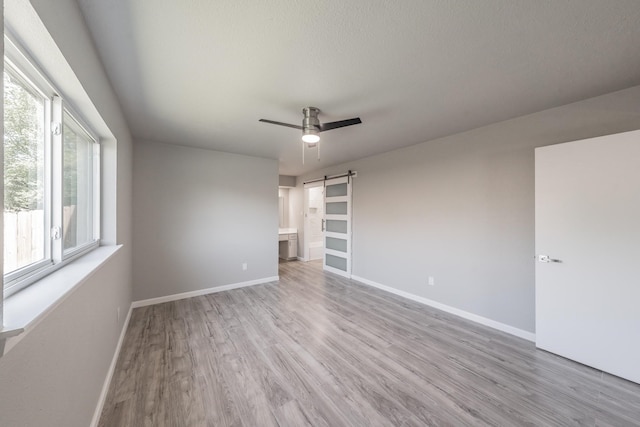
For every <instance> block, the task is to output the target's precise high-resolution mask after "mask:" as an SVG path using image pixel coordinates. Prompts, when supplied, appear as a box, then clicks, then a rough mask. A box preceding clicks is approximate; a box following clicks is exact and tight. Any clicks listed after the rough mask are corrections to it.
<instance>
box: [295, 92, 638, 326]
mask: <svg viewBox="0 0 640 427" xmlns="http://www.w3.org/2000/svg"><path fill="white" fill-rule="evenodd" d="M638 97H640V88H639V87H636V88H632V89H629V90H626V91H622V92H619V93H614V94H610V95H607V96H603V97H599V98H594V99H592V100H588V101H583V102H580V103H576V104H571V105H569V106H565V107H560V108H556V109H552V110H547V111H544V112H541V113H536V114H533V115H530V116H525V117H522V118H518V119H514V120H509V121H506V122H502V123H498V124H495V125H491V126H487V127H484V128H480V129H476V130H473V131H470V132H466V133H462V134H458V135H454V136H451V137H447V138H441V139H438V140H434V141H430V142H426V143H423V144H420V145H416V146H413V147H409V148H405V149H400V150H396V151H392V152H389V153H385V154H381V155H377V156H373V157H369V158H366V159H362V160H359V161H356V162H351V163H348V164H344V165H340V166H336V167H332V168H329V169H324V170H321V171H317V172H315V173H311V174H308V175H305V176H302V177H298V180H297V182H298V186H297V187H296V189H294V190H292V191H291V199H292V204H294V205H295V209H296V215H295V218H297V219H295V218H293V219H294V220H295V221H296V223H297V225H296V224H292V227H293V226H298V228H299V230H300V231H302V230H303V229H302V227H301V226H300V225H302V224H303V222H302V221H303V219H302V197H303V196H302V193H303V191H302V186H303V182H304V181H308V180H311V179H314V178H318V177H322V176H324V175H332V174H337V173H344V172H346V171H347V170H349V169H350V170H356V171H357V172H358V177H357V178H355V179H354V182H353V275H355V276H359V277H362V278H365V279H367V280H370V281H373V282H377V283H379V284H382V285H386V286H390V287H393V288H395V289H398V290H401V291H404V292H408V293H411V294H413V295H417V296H420V297H424V298H428V299H431V300H434V301H437V302H439V303H442V304H446V305H448V306H451V307H454V308H457V309H460V310H464V311H466V312H469V313H472V314H475V315H478V316H482V317H485V318H488V319H491V320H493V321H497V322H500V323H503V324H506V325H508V326H511V327H515V328H518V329H520V330H524V331H528V332H533V331H534V328H535V322H534V263H533V255H534V147H538V146H542V145H549V144H554V143H559V142H564V141H568V140H575V139H583V138H586V137H590V136H597V135H604V134H609V133H614V132H620V131H625V130H631V129H636V128H638V127H640V107H639V106H638V104H637V99H638ZM346 143H348V142H347V141H345V144H346ZM300 241H301V242H303V241H304V234H303V233H301V235H300ZM300 247H301V248H302V247H304V246H303V244H302V243H301V245H300ZM428 276H433V277H434V278H435V286H429V285H428V284H427V279H428Z"/></svg>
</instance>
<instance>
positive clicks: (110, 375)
mask: <svg viewBox="0 0 640 427" xmlns="http://www.w3.org/2000/svg"><path fill="white" fill-rule="evenodd" d="M132 311H133V305H131V306H130V307H129V312H128V313H127V318H126V319H124V324H123V325H122V330H121V331H120V338H118V344H117V345H116V350H115V351H114V352H113V358H112V359H111V365H109V370H108V371H107V377H106V378H105V380H104V384H103V385H102V390H101V391H100V397H99V398H98V406H96V410H95V412H94V413H93V418H92V419H91V424H90V425H91V427H97V425H98V423H99V422H100V415H102V408H104V402H105V401H106V400H107V393H108V392H109V386H111V379H112V378H113V373H114V371H115V369H116V363H117V362H118V356H120V349H121V348H122V343H123V342H124V336H125V334H126V333H127V327H128V326H129V320H131V312H132Z"/></svg>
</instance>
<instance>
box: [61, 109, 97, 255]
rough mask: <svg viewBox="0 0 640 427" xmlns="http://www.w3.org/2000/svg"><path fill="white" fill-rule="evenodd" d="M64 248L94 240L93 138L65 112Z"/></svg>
mask: <svg viewBox="0 0 640 427" xmlns="http://www.w3.org/2000/svg"><path fill="white" fill-rule="evenodd" d="M62 134H63V164H64V166H63V172H62V175H63V189H62V191H63V197H62V200H63V203H62V208H63V215H62V230H63V236H62V238H63V244H64V249H65V250H67V249H72V248H75V247H78V246H82V245H84V244H86V243H90V242H92V241H93V240H94V239H93V209H92V207H93V194H92V193H93V171H92V169H93V168H92V166H93V144H94V140H93V138H92V137H91V136H90V135H89V134H88V133H87V132H86V131H85V130H84V129H83V128H82V127H81V126H80V125H79V124H78V122H77V121H75V120H74V119H73V117H71V115H70V114H69V113H68V112H66V111H65V113H64V122H63V131H62Z"/></svg>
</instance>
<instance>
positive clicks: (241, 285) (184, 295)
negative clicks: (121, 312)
mask: <svg viewBox="0 0 640 427" xmlns="http://www.w3.org/2000/svg"><path fill="white" fill-rule="evenodd" d="M278 280H280V277H279V276H273V277H264V278H262V279H255V280H249V281H247V282H240V283H232V284H230V285H222V286H216V287H214V288H207V289H199V290H197V291H191V292H183V293H180V294H173V295H167V296H164V297H158V298H150V299H144V300H139V301H134V302H133V303H132V304H131V306H132V307H133V308H138V307H145V306H147V305H154V304H162V303H163V302H170V301H177V300H181V299H185V298H191V297H198V296H200V295H207V294H213V293H216V292H222V291H230V290H231V289H238V288H244V287H247V286H253V285H260V284H262V283H269V282H277V281H278Z"/></svg>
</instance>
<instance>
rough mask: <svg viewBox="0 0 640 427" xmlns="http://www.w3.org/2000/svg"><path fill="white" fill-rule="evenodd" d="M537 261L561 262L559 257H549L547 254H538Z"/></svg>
mask: <svg viewBox="0 0 640 427" xmlns="http://www.w3.org/2000/svg"><path fill="white" fill-rule="evenodd" d="M536 258H538V261H539V262H562V260H561V259H556V258H551V257H550V256H549V255H538V256H537V257H536Z"/></svg>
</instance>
